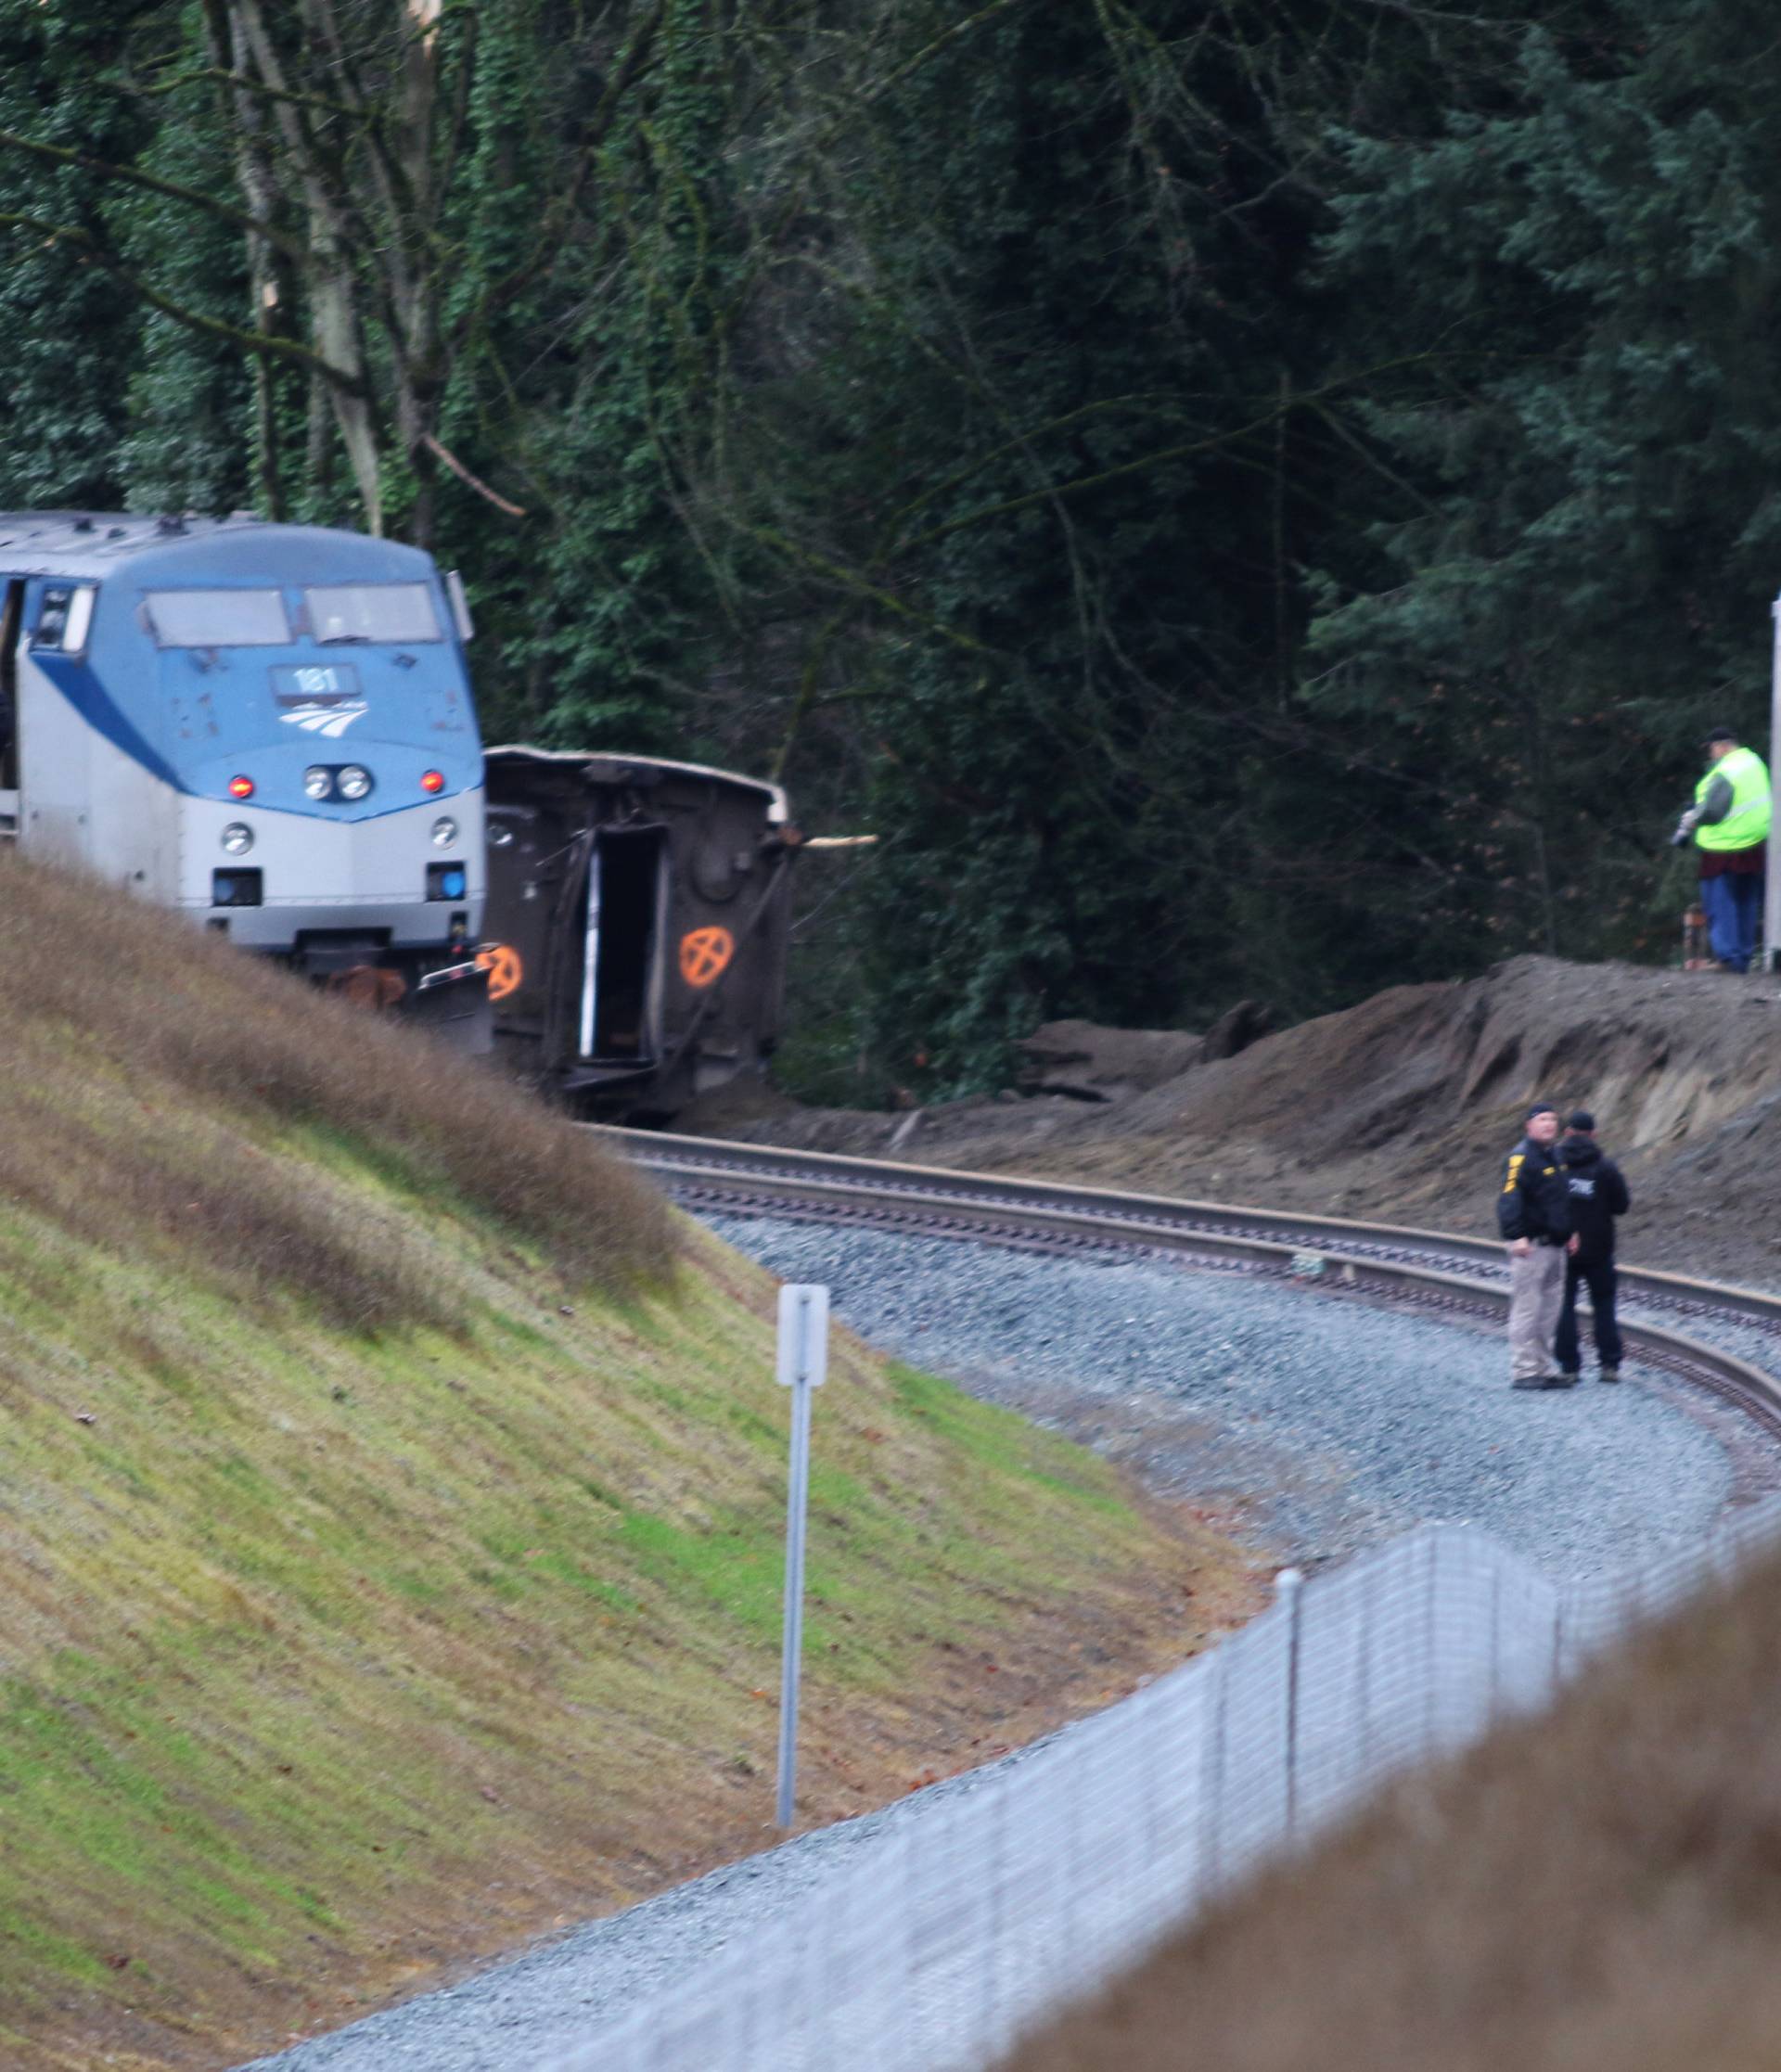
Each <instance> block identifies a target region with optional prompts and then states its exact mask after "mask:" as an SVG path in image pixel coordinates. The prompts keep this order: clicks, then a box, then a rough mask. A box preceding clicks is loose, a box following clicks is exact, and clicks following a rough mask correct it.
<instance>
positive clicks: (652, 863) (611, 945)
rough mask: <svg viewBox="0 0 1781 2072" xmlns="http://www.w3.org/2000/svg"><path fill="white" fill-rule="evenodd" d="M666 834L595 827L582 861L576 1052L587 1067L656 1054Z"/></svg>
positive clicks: (644, 1060) (650, 1059) (647, 1059)
mask: <svg viewBox="0 0 1781 2072" xmlns="http://www.w3.org/2000/svg"><path fill="white" fill-rule="evenodd" d="M667 901H668V830H667V829H666V828H665V827H603V828H601V829H600V831H599V833H598V834H597V835H596V837H595V838H594V847H593V851H592V852H591V854H590V855H589V857H588V863H587V932H586V940H585V948H584V952H583V964H582V1000H581V1026H580V1029H579V1030H578V1041H577V1043H576V1049H577V1051H578V1052H579V1054H580V1055H581V1056H582V1057H583V1059H585V1060H586V1062H587V1063H589V1064H591V1065H648V1064H653V1063H654V1062H655V1060H656V1058H657V1056H658V1055H659V1054H660V1030H661V940H662V932H663V916H664V914H665V913H666V911H667Z"/></svg>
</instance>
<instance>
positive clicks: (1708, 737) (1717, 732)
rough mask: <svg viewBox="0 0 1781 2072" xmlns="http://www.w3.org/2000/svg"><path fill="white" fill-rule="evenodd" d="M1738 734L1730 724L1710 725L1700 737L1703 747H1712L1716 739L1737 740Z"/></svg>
mask: <svg viewBox="0 0 1781 2072" xmlns="http://www.w3.org/2000/svg"><path fill="white" fill-rule="evenodd" d="M1736 739H1737V735H1736V734H1734V733H1733V732H1732V730H1731V728H1730V727H1728V726H1715V727H1709V728H1708V730H1707V732H1706V733H1705V734H1703V735H1701V737H1700V745H1701V747H1702V748H1711V747H1712V745H1713V743H1714V742H1715V741H1736Z"/></svg>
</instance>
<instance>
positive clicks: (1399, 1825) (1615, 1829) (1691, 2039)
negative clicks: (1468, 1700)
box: [1008, 1562, 1781, 2072]
mask: <svg viewBox="0 0 1781 2072" xmlns="http://www.w3.org/2000/svg"><path fill="white" fill-rule="evenodd" d="M1778 1949H1781V1562H1777V1563H1772V1564H1770V1565H1769V1566H1768V1567H1766V1568H1765V1569H1763V1570H1762V1571H1761V1572H1759V1573H1756V1574H1753V1575H1752V1576H1750V1577H1749V1580H1747V1581H1746V1582H1745V1583H1744V1585H1743V1586H1742V1587H1740V1588H1739V1589H1738V1590H1737V1591H1736V1593H1735V1594H1733V1595H1731V1596H1729V1597H1725V1598H1722V1599H1715V1600H1712V1601H1710V1602H1708V1603H1706V1604H1704V1605H1698V1606H1695V1607H1693V1608H1691V1609H1690V1610H1688V1611H1686V1612H1685V1613H1684V1614H1683V1615H1682V1616H1681V1617H1679V1618H1676V1619H1674V1620H1672V1622H1671V1623H1670V1624H1669V1625H1667V1626H1666V1627H1665V1628H1663V1629H1662V1630H1661V1631H1659V1632H1657V1633H1655V1634H1653V1635H1651V1636H1649V1637H1648V1638H1646V1640H1645V1641H1644V1642H1643V1643H1641V1644H1638V1645H1636V1646H1634V1648H1632V1649H1630V1650H1628V1651H1627V1652H1626V1653H1625V1654H1624V1655H1622V1656H1619V1657H1617V1658H1616V1659H1615V1660H1613V1661H1611V1662H1608V1663H1604V1664H1602V1665H1599V1666H1598V1667H1597V1669H1595V1671H1593V1672H1592V1673H1591V1674H1590V1675H1589V1676H1587V1677H1586V1678H1585V1679H1584V1680H1583V1682H1582V1683H1581V1684H1579V1685H1578V1686H1577V1687H1576V1688H1575V1689H1574V1690H1573V1691H1572V1692H1571V1693H1570V1695H1568V1696H1567V1698H1566V1699H1565V1701H1564V1702H1563V1703H1562V1704H1561V1705H1560V1707H1558V1709H1557V1711H1556V1712H1555V1713H1554V1714H1553V1715H1552V1716H1551V1717H1549V1718H1547V1719H1544V1720H1534V1721H1531V1722H1525V1723H1523V1724H1520V1725H1518V1726H1517V1727H1516V1728H1514V1729H1512V1730H1510V1731H1506V1732H1504V1733H1498V1734H1497V1735H1495V1736H1494V1737H1493V1739H1492V1740H1491V1741H1489V1742H1488V1743H1487V1744H1485V1745H1484V1746H1482V1747H1481V1748H1480V1749H1479V1750H1477V1751H1476V1752H1475V1753H1474V1754H1473V1755H1472V1756H1471V1757H1469V1758H1467V1759H1464V1760H1462V1761H1461V1762H1459V1763H1457V1764H1455V1765H1454V1766H1452V1767H1450V1768H1447V1769H1445V1770H1442V1771H1438V1772H1435V1773H1433V1774H1431V1775H1429V1776H1428V1777H1425V1778H1420V1779H1417V1780H1414V1781H1411V1782H1409V1783H1407V1784H1404V1785H1403V1786H1402V1787H1400V1788H1399V1789H1398V1790H1397V1791H1396V1792H1395V1793H1393V1794H1392V1795H1391V1796H1390V1798H1389V1799H1388V1800H1387V1802H1386V1803H1385V1804H1384V1805H1383V1806H1382V1807H1381V1808H1380V1809H1378V1810H1377V1811H1375V1812H1374V1813H1372V1814H1371V1815H1370V1816H1368V1817H1367V1818H1365V1820H1364V1821H1363V1822H1362V1823H1360V1824H1359V1825H1358V1826H1356V1827H1355V1828H1354V1829H1352V1831H1351V1832H1349V1833H1348V1834H1346V1835H1342V1836H1340V1837H1339V1838H1337V1839H1335V1840H1333V1841H1332V1842H1331V1843H1330V1844H1329V1845H1328V1846H1326V1847H1325V1848H1321V1849H1318V1850H1316V1851H1315V1852H1314V1853H1313V1854H1312V1855H1311V1856H1310V1857H1308V1858H1307V1859H1306V1860H1305V1861H1302V1862H1301V1863H1299V1864H1296V1865H1292V1866H1289V1867H1286V1868H1283V1869H1281V1870H1279V1871H1277V1872H1275V1873H1274V1874H1271V1875H1270V1876H1268V1877H1267V1878H1265V1879H1263V1880H1262V1882H1261V1883H1260V1884H1258V1885H1257V1886H1256V1887H1253V1888H1252V1889H1251V1890H1250V1891H1249V1893H1248V1894H1247V1895H1246V1896H1245V1897H1244V1898H1243V1899H1240V1900H1239V1901H1237V1902H1236V1903H1234V1904H1232V1905H1231V1906H1230V1907H1228V1908H1227V1909H1225V1910H1224V1911H1223V1912H1219V1913H1218V1914H1216V1915H1215V1916H1213V1917H1211V1918H1210V1919H1209V1920H1207V1921H1206V1922H1205V1923H1204V1924H1203V1925H1200V1926H1199V1927H1198V1928H1196V1929H1195V1930H1193V1931H1192V1932H1191V1933H1189V1934H1187V1935H1185V1936H1183V1937H1181V1938H1178V1939H1177V1940H1175V1941H1174V1942H1172V1944H1170V1945H1168V1946H1167V1947H1166V1948H1165V1949H1164V1950H1162V1951H1161V1952H1160V1954H1159V1955H1158V1956H1157V1958H1156V1959H1155V1960H1154V1961H1153V1962H1151V1963H1149V1964H1147V1965H1146V1966H1144V1967H1143V1968H1142V1969H1140V1970H1139V1971H1138V1972H1136V1973H1135V1974H1134V1976H1132V1977H1131V1978H1129V1979H1128V1980H1126V1981H1125V1982H1124V1983H1122V1984H1121V1985H1120V1986H1118V1987H1117V1988H1116V1989H1113V1990H1112V1991H1111V1992H1109V1993H1108V1995H1107V1996H1106V1997H1105V1998H1104V1999H1103V2000H1102V2001H1101V2002H1098V2003H1097V2004H1095V2005H1092V2006H1089V2007H1087V2008H1085V2009H1083V2011H1082V2012H1080V2013H1078V2014H1075V2015H1073V2016H1072V2017H1070V2019H1068V2020H1066V2021H1064V2022H1063V2023H1061V2024H1060V2025H1059V2026H1058V2027H1057V2028H1056V2029H1055V2030H1053V2031H1052V2032H1050V2033H1049V2034H1047V2035H1045V2036H1044V2037H1042V2038H1039V2039H1036V2040H1033V2041H1032V2042H1031V2043H1030V2044H1029V2045H1028V2046H1027V2047H1026V2048H1025V2049H1024V2050H1022V2051H1019V2052H1018V2053H1016V2054H1015V2055H1014V2056H1013V2057H1012V2058H1011V2059H1010V2060H1009V2061H1008V2066H1009V2067H1010V2072H1090V2068H1093V2072H1108V2068H1110V2067H1118V2068H1119V2072H1165V2068H1166V2072H1176V2068H1185V2067H1193V2068H1194V2072H1288V2068H1290V2072H1305V2068H1307V2067H1313V2066H1315V2067H1317V2068H1319V2072H1362V2068H1363V2067H1365V2072H1412V2068H1414V2072H1509V2068H1513V2072H1558V2068H1559V2067H1561V2066H1562V2067H1563V2068H1564V2072H1702V2068H1704V2067H1711V2072H1742V2068H1744V2067H1749V2068H1750V2072H1755V2068H1757V2067H1759V2066H1761V2067H1764V2068H1772V2067H1774V2066H1775V2065H1777V2064H1781V1972H1778V1971H1777V1967H1776V1963H1775V1958H1776V1954H1777V1950H1778Z"/></svg>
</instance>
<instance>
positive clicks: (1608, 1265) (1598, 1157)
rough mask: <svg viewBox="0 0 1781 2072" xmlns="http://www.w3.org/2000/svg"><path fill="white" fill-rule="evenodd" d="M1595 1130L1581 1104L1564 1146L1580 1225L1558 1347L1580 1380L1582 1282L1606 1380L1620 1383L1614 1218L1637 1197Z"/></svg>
mask: <svg viewBox="0 0 1781 2072" xmlns="http://www.w3.org/2000/svg"><path fill="white" fill-rule="evenodd" d="M1558 1157H1559V1159H1560V1161H1561V1162H1562V1164H1563V1166H1564V1169H1565V1184H1566V1186H1567V1187H1568V1188H1569V1189H1570V1210H1571V1220H1572V1221H1573V1223H1574V1225H1575V1229H1574V1232H1573V1234H1572V1236H1571V1240H1570V1256H1569V1257H1568V1258H1567V1259H1566V1260H1565V1297H1564V1304H1563V1307H1562V1308H1561V1309H1560V1311H1559V1312H1558V1337H1557V1342H1556V1350H1557V1360H1558V1365H1559V1369H1560V1371H1561V1372H1563V1373H1564V1374H1567V1375H1570V1378H1571V1380H1572V1381H1575V1380H1576V1379H1577V1376H1578V1375H1579V1373H1580V1372H1581V1371H1582V1363H1583V1357H1582V1349H1581V1347H1580V1346H1579V1343H1578V1337H1577V1284H1578V1283H1579V1282H1580V1281H1581V1282H1582V1284H1583V1285H1585V1286H1586V1287H1587V1288H1588V1290H1589V1307H1590V1313H1591V1316H1592V1318H1593V1320H1594V1324H1595V1357H1596V1359H1597V1360H1599V1361H1600V1362H1601V1366H1602V1379H1603V1380H1604V1381H1619V1379H1620V1378H1621V1327H1620V1325H1619V1324H1616V1323H1615V1321H1614V1286H1615V1279H1616V1275H1615V1272H1614V1219H1615V1217H1617V1216H1624V1215H1625V1214H1626V1211H1627V1209H1628V1208H1629V1206H1630V1205H1631V1203H1632V1199H1633V1197H1632V1196H1631V1195H1630V1194H1628V1193H1627V1191H1626V1181H1625V1179H1624V1177H1623V1176H1622V1174H1621V1169H1620V1167H1619V1166H1617V1165H1616V1164H1615V1163H1614V1161H1613V1159H1612V1158H1603V1156H1602V1152H1601V1146H1600V1145H1597V1143H1596V1142H1595V1117H1594V1116H1593V1115H1591V1114H1590V1113H1589V1112H1588V1110H1587V1109H1585V1108H1579V1109H1578V1110H1577V1112H1576V1114H1575V1115H1573V1116H1572V1117H1571V1119H1570V1123H1569V1124H1568V1125H1567V1133H1566V1135H1565V1137H1564V1139H1563V1141H1562V1142H1561V1143H1560V1145H1559V1146H1558Z"/></svg>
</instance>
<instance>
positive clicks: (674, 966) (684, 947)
mask: <svg viewBox="0 0 1781 2072" xmlns="http://www.w3.org/2000/svg"><path fill="white" fill-rule="evenodd" d="M484 773H485V784H486V787H487V815H488V870H489V876H488V904H487V908H486V916H485V921H484V927H483V937H484V943H485V947H484V950H483V953H482V954H483V959H484V962H485V964H486V966H487V968H488V974H489V995H490V1000H491V1004H492V1008H493V1017H494V1041H495V1049H496V1052H497V1055H500V1056H501V1057H502V1059H503V1060H504V1062H505V1063H506V1065H507V1066H508V1067H509V1068H511V1069H512V1070H513V1071H515V1072H516V1073H517V1074H518V1075H519V1077H521V1078H522V1079H524V1080H526V1081H529V1082H531V1083H532V1084H534V1085H536V1086H538V1087H539V1088H540V1089H541V1090H544V1091H546V1092H549V1093H552V1094H555V1095H557V1097H559V1098H561V1099H562V1100H564V1101H565V1102H566V1103H567V1104H568V1105H570V1106H572V1107H574V1108H575V1109H577V1110H578V1111H580V1112H582V1113H584V1114H592V1115H599V1116H603V1117H608V1118H614V1119H628V1120H633V1121H640V1122H643V1121H650V1120H660V1119H666V1118H668V1117H671V1116H673V1115H674V1114H675V1113H676V1112H677V1111H678V1110H679V1109H681V1108H683V1107H685V1106H686V1104H687V1103H688V1102H689V1101H690V1100H692V1099H693V1097H694V1096H695V1095H696V1094H705V1093H709V1092H710V1091H711V1089H713V1088H714V1087H717V1086H721V1085H723V1084H724V1082H725V1081H729V1080H732V1079H734V1078H736V1077H737V1076H738V1075H741V1074H747V1073H755V1072H759V1071H760V1069H761V1068H762V1066H763V1065H764V1063H765V1061H766V1059H767V1057H768V1056H769V1055H771V1053H772V1051H773V1047H774V1044H775V1042H776V1041H777V1039H778V1035H779V1022H780V1015H781V1011H782V1004H783V1000H784V994H785V978H786V948H787V938H788V929H789V926H790V916H791V905H790V863H791V859H792V856H793V853H794V851H795V850H796V848H797V845H798V840H799V837H798V833H797V830H796V829H795V828H794V827H793V826H792V825H791V823H790V820H789V818H788V813H787V808H786V796H785V793H784V792H783V791H782V790H780V788H779V787H778V786H777V785H773V784H766V783H762V782H761V781H759V780H757V779H755V778H751V777H742V776H737V775H735V774H732V773H730V772H728V771H724V770H708V769H705V768H702V767H701V766H699V765H698V764H696V763H688V762H666V761H660V760H658V759H656V758H654V757H649V756H634V755H602V754H583V753H569V752H558V751H552V750H549V749H543V748H515V747H507V748H490V749H489V750H488V751H487V752H486V756H485V759H484Z"/></svg>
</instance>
